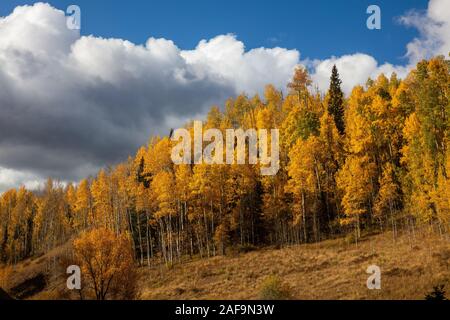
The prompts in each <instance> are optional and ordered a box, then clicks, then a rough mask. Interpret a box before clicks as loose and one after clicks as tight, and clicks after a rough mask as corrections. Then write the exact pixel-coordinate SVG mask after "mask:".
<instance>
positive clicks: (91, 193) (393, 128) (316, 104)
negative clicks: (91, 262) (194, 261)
mask: <svg viewBox="0 0 450 320" xmlns="http://www.w3.org/2000/svg"><path fill="white" fill-rule="evenodd" d="M449 68H450V66H449V61H446V60H445V59H444V57H436V58H433V59H431V60H429V61H422V62H420V63H419V64H418V65H417V67H416V69H414V70H412V71H411V72H410V74H409V75H408V76H407V77H406V78H405V79H403V80H401V79H398V78H397V76H396V75H395V74H393V75H392V76H391V77H390V78H389V79H388V78H387V77H386V76H384V75H380V76H379V77H378V78H377V79H376V80H371V79H369V80H368V81H367V84H366V85H365V86H364V87H363V86H356V87H355V88H354V89H353V91H352V93H351V94H350V96H349V97H348V98H347V99H346V98H345V97H344V95H343V93H342V90H341V81H340V79H339V74H338V70H337V69H336V68H333V72H332V75H331V81H330V89H329V91H328V93H327V94H326V95H325V96H323V95H321V94H320V93H318V92H316V93H314V92H313V91H314V90H311V88H310V87H311V86H312V83H311V80H310V78H309V75H308V73H307V71H306V70H304V69H302V68H299V69H297V70H296V73H295V75H294V77H293V79H292V82H291V83H290V84H289V90H290V91H289V94H288V95H287V96H283V94H282V92H280V91H277V90H276V89H275V88H274V87H273V86H270V85H269V86H267V87H266V90H265V94H264V99H261V98H260V97H258V96H255V97H252V98H248V97H247V96H245V95H240V96H238V97H236V98H234V99H229V100H228V101H227V102H226V105H225V108H224V110H223V111H221V110H220V109H219V108H218V107H213V108H211V110H210V112H209V113H208V116H207V119H206V121H204V128H205V129H207V128H218V129H221V130H223V131H225V130H226V129H227V128H243V129H244V130H245V129H248V128H256V129H272V128H273V129H275V128H278V129H280V170H279V172H278V174H277V175H275V176H261V174H260V170H259V168H258V165H226V164H224V165H207V164H199V165H174V164H173V162H172V160H171V157H170V155H171V150H172V147H173V146H174V145H175V144H176V142H172V141H171V140H170V139H169V138H168V137H163V138H160V137H155V138H152V139H151V140H150V142H149V144H148V145H147V146H145V147H142V148H141V149H139V151H138V152H137V154H136V155H135V156H134V157H130V158H129V159H128V161H126V162H125V163H122V164H119V165H117V166H115V167H114V168H109V169H106V170H101V171H100V172H99V173H98V175H97V176H96V177H95V178H88V179H85V180H82V181H81V182H80V183H79V184H77V185H73V184H69V185H67V186H62V185H59V184H56V183H54V182H52V181H51V180H49V181H48V182H47V184H46V186H45V188H43V190H40V191H39V192H31V191H28V190H26V189H25V188H20V189H19V190H10V191H7V192H5V193H3V194H2V195H1V200H0V260H1V261H3V262H8V263H16V262H18V261H20V260H22V259H24V258H26V257H29V256H32V255H35V254H39V253H42V252H46V251H48V250H50V249H51V248H53V247H55V246H56V245H58V244H60V243H63V242H65V241H67V240H68V239H70V238H71V237H74V236H76V235H77V234H79V233H80V232H81V231H83V230H86V229H92V228H96V227H106V228H108V229H110V230H112V231H114V232H115V233H116V234H128V235H129V237H130V238H131V239H132V241H131V243H132V245H133V250H134V253H135V257H136V260H137V261H138V262H139V263H140V264H142V265H145V264H151V263H152V261H159V260H160V261H163V262H165V263H167V264H171V263H174V262H177V261H180V260H182V259H183V258H185V257H189V256H194V255H199V256H201V257H209V256H214V255H218V254H224V253H225V251H226V249H227V248H228V247H231V246H234V247H235V246H243V247H245V246H249V245H266V244H272V245H289V244H297V243H304V242H313V241H320V240H323V239H325V238H328V237H332V236H336V235H339V234H343V233H348V232H354V235H355V237H356V239H357V238H358V237H359V236H360V233H361V230H363V229H373V228H377V229H380V230H384V229H386V228H389V229H392V230H393V232H394V233H395V232H396V230H397V228H398V227H399V226H400V225H402V226H404V225H414V224H417V223H426V224H430V225H433V226H436V227H437V228H438V229H439V230H440V232H448V227H449V222H450V177H449V174H450V151H449V150H448V144H449V138H450V130H449V126H450V117H449V116H450V104H449V96H450V74H449ZM187 128H188V129H190V130H192V124H188V125H187ZM153 258H155V259H153ZM158 259H159V260H158Z"/></svg>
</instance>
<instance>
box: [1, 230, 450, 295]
mask: <svg viewBox="0 0 450 320" xmlns="http://www.w3.org/2000/svg"><path fill="white" fill-rule="evenodd" d="M68 249H69V247H68V246H63V247H60V248H57V249H56V250H53V251H52V252H50V253H49V254H47V255H46V256H43V257H40V258H38V259H34V260H28V261H25V262H24V263H21V264H19V265H18V266H17V267H16V268H15V269H14V270H15V272H14V273H13V275H12V276H11V280H12V283H11V286H10V287H16V288H17V287H20V286H21V285H22V290H25V289H26V288H24V285H23V283H24V282H25V281H26V280H28V283H29V284H30V283H33V281H30V279H31V280H33V279H34V281H36V279H37V277H38V275H40V274H41V275H45V279H46V281H47V284H46V285H45V288H43V289H42V290H41V291H40V292H37V293H35V294H32V295H31V296H27V297H26V298H28V299H56V298H63V299H77V298H78V296H77V295H76V294H74V293H72V294H69V293H68V291H67V290H66V289H65V278H64V273H63V268H61V267H59V266H58V265H59V264H58V263H57V261H62V260H64V258H61V257H62V256H64V253H67V252H68ZM371 264H376V265H378V266H380V268H381V271H382V276H381V283H382V289H381V290H368V289H367V288H366V280H367V277H368V276H369V275H368V274H366V269H367V267H368V266H369V265H371ZM449 265H450V242H449V239H448V238H447V239H444V238H442V237H440V236H439V235H436V234H429V233H427V232H425V231H423V232H416V233H415V235H413V234H407V233H405V234H402V235H400V236H399V237H397V239H395V241H394V239H393V237H392V234H391V233H389V232H388V233H385V234H381V235H371V236H364V237H363V239H362V240H361V241H360V242H359V243H358V245H356V244H355V243H351V244H349V243H348V240H346V239H345V238H341V239H335V240H328V241H324V242H321V243H318V244H308V245H300V246H292V247H287V248H281V249H276V248H263V249H258V250H255V251H251V252H248V253H230V254H228V255H227V256H225V257H214V258H210V259H198V260H194V261H191V262H185V263H182V264H176V265H174V266H173V267H172V268H167V267H165V266H159V267H152V268H150V269H149V268H147V267H142V268H139V275H140V280H139V289H140V298H141V299H258V298H259V297H260V291H261V286H262V285H263V283H264V281H265V279H266V278H267V277H268V276H270V275H276V276H277V277H278V278H279V279H280V280H281V281H283V282H284V283H285V284H287V285H288V286H289V287H290V292H291V294H292V296H293V298H295V299H423V298H424V297H425V294H426V293H428V292H430V291H432V289H433V287H434V286H436V285H438V284H445V285H446V288H447V289H448V288H450V281H449V279H450V269H449ZM9 289H11V288H9ZM16 291H17V289H16ZM25 291H26V290H25ZM29 291H30V290H29ZM31 292H32V290H31Z"/></svg>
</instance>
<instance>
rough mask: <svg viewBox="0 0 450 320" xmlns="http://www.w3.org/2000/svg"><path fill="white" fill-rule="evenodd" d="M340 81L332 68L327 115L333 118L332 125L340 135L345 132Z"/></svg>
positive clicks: (335, 69)
mask: <svg viewBox="0 0 450 320" xmlns="http://www.w3.org/2000/svg"><path fill="white" fill-rule="evenodd" d="M341 84H342V81H341V79H339V73H338V69H337V68H336V65H334V66H333V70H332V71H331V77H330V89H329V90H328V113H329V114H330V115H332V116H333V118H334V123H335V124H336V128H337V129H338V131H339V133H340V134H343V133H344V131H345V124H344V93H343V92H342V89H341Z"/></svg>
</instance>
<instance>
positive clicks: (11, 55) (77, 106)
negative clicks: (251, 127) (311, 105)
mask: <svg viewBox="0 0 450 320" xmlns="http://www.w3.org/2000/svg"><path fill="white" fill-rule="evenodd" d="M298 61H299V53H298V52H297V51H296V50H287V49H282V48H273V49H265V48H259V49H253V50H250V51H247V52H246V51H245V48H244V44H243V43H242V42H240V41H238V40H237V39H236V37H235V36H234V35H221V36H218V37H216V38H213V39H211V40H209V41H206V40H203V41H201V42H200V43H199V44H198V46H197V47H196V48H195V49H194V50H189V51H183V50H181V49H179V48H178V47H177V46H176V45H175V44H174V43H173V42H172V41H170V40H166V39H155V38H150V39H149V40H148V41H147V43H146V44H145V45H136V44H133V43H131V42H129V41H126V40H121V39H103V38H99V37H93V36H83V37H80V35H79V33H78V32H77V31H72V30H69V29H67V27H66V18H65V15H64V12H62V11H60V10H57V9H55V8H53V7H51V6H50V5H48V4H43V3H38V4H35V5H33V6H21V7H17V8H16V9H15V10H14V11H13V12H12V13H11V14H10V15H9V16H6V17H3V18H0V66H1V67H0V108H1V113H0V192H1V191H2V190H4V189H5V188H6V187H10V186H14V185H17V184H20V183H26V184H28V185H36V184H35V183H34V182H36V181H42V180H43V179H44V178H45V177H47V176H52V177H55V178H58V179H61V180H78V179H79V178H81V177H84V176H86V175H89V174H94V173H95V172H96V171H97V170H98V168H99V167H102V166H105V165H108V164H113V163H116V162H118V161H121V160H124V159H126V157H127V156H128V155H130V154H132V153H133V152H134V151H135V150H136V148H138V147H139V146H140V145H142V144H144V143H145V142H146V141H147V139H148V138H149V136H150V135H152V134H167V133H168V130H169V128H170V127H173V126H175V125H176V126H180V125H182V124H183V123H184V122H185V121H187V120H188V119H190V118H195V117H199V116H203V115H204V113H205V112H206V110H207V109H208V108H209V107H210V106H211V105H212V104H218V103H221V102H223V101H224V100H225V99H226V98H228V97H229V96H232V95H235V94H237V93H240V92H242V91H244V92H246V93H248V94H255V93H257V92H258V90H261V89H262V88H263V85H264V84H265V83H266V82H271V83H274V84H275V85H276V86H278V87H279V88H283V87H284V86H285V85H286V83H287V82H288V80H289V78H290V77H291V74H292V70H293V69H294V67H295V65H296V64H297V63H298ZM29 181H32V182H33V183H34V184H32V183H29Z"/></svg>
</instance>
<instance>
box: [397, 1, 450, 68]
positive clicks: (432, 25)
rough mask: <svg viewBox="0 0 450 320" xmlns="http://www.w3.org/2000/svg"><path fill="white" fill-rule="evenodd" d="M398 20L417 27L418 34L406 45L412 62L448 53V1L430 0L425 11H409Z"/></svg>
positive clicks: (449, 19) (449, 13) (449, 18)
mask: <svg viewBox="0 0 450 320" xmlns="http://www.w3.org/2000/svg"><path fill="white" fill-rule="evenodd" d="M400 22H401V23H403V24H405V25H407V26H412V27H414V28H417V29H418V30H419V32H420V36H419V37H418V38H415V39H414V40H413V41H411V42H410V43H409V44H408V46H407V56H408V58H409V59H410V61H411V62H412V63H416V62H418V61H419V60H421V59H423V58H429V57H431V56H434V55H438V54H442V55H445V56H446V55H448V53H449V51H450V1H446V0H430V2H429V3H428V9H427V11H426V12H425V13H423V12H417V11H410V12H409V13H407V14H406V15H404V16H402V17H401V18H400Z"/></svg>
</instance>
